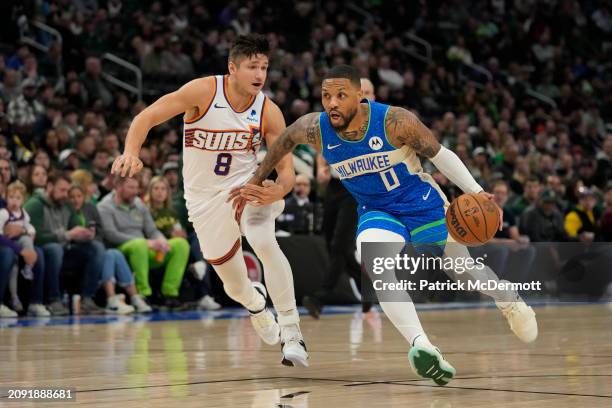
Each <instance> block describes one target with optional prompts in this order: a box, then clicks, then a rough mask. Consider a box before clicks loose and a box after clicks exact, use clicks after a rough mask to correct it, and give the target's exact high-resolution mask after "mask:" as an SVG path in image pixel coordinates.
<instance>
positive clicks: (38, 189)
mask: <svg viewBox="0 0 612 408" xmlns="http://www.w3.org/2000/svg"><path fill="white" fill-rule="evenodd" d="M26 186H27V188H28V193H29V194H30V195H34V194H44V191H45V187H47V170H45V168H44V167H43V166H39V165H37V164H34V165H33V166H31V167H30V172H29V174H28V178H27V180H26Z"/></svg>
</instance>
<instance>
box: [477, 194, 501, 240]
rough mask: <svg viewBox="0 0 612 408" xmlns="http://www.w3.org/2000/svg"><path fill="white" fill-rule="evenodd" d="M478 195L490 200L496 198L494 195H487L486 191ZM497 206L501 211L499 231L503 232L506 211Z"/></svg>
mask: <svg viewBox="0 0 612 408" xmlns="http://www.w3.org/2000/svg"><path fill="white" fill-rule="evenodd" d="M478 194H482V195H484V196H485V197H486V198H487V199H489V200H493V198H495V196H494V195H493V194H491V193H487V192H486V191H481V192H480V193H478ZM495 205H496V206H497V208H498V209H499V230H500V231H501V230H502V229H503V228H504V209H503V208H499V206H498V205H497V204H495Z"/></svg>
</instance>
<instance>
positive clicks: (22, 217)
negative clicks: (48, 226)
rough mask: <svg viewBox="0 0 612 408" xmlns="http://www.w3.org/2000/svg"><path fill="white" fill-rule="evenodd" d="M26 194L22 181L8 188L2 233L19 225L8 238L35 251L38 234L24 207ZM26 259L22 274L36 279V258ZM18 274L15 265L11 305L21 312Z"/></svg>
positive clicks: (1, 212) (0, 219)
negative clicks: (29, 260)
mask: <svg viewBox="0 0 612 408" xmlns="http://www.w3.org/2000/svg"><path fill="white" fill-rule="evenodd" d="M26 194H27V191H26V186H25V185H24V184H23V183H22V182H20V181H14V182H12V183H11V184H9V185H8V187H7V188H6V207H5V208H2V209H0V235H3V234H4V229H5V227H6V226H7V225H14V226H18V227H20V228H21V231H19V233H18V234H16V235H12V236H10V237H7V238H10V239H12V240H13V241H15V242H17V243H18V244H19V245H20V246H21V247H22V248H26V249H28V250H30V251H34V236H35V235H36V231H35V230H34V227H33V226H32V224H31V223H30V216H29V215H28V213H27V212H26V211H25V210H23V208H22V207H23V203H24V202H25V198H26ZM24 261H25V264H24V266H23V268H21V274H22V275H23V278H24V279H26V280H30V281H31V280H33V279H34V273H33V271H32V268H33V267H34V263H35V261H36V259H34V262H31V263H28V260H26V259H24ZM18 274H19V268H18V267H17V265H15V268H13V270H12V271H11V278H10V281H9V290H10V292H11V300H12V302H11V305H12V306H13V310H15V311H16V312H21V311H23V305H22V303H21V300H20V299H19V296H18V295H17V278H18Z"/></svg>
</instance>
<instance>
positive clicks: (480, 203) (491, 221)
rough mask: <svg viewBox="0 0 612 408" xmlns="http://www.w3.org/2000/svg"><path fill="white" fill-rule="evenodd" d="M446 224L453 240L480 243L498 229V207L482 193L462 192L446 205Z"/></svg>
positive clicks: (475, 244)
mask: <svg viewBox="0 0 612 408" xmlns="http://www.w3.org/2000/svg"><path fill="white" fill-rule="evenodd" d="M446 226H447V228H448V232H449V233H450V234H451V236H452V237H453V239H454V240H455V241H457V242H459V243H461V244H464V245H468V246H478V245H482V244H484V243H486V242H488V241H489V240H491V238H493V236H494V235H495V233H496V232H497V230H498V229H499V208H498V207H497V204H495V202H493V201H492V200H489V199H487V198H486V197H484V196H483V195H482V194H463V195H461V196H459V197H457V198H456V199H455V200H453V202H452V203H451V205H450V206H449V207H448V210H447V211H446Z"/></svg>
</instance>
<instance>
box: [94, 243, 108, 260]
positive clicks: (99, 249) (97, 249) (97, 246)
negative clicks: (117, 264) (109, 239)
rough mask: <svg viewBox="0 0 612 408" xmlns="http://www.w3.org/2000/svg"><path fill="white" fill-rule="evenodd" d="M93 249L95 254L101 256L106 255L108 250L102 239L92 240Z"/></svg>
mask: <svg viewBox="0 0 612 408" xmlns="http://www.w3.org/2000/svg"><path fill="white" fill-rule="evenodd" d="M91 251H92V253H93V254H94V256H99V257H102V256H104V253H105V252H106V248H105V247H104V244H103V243H101V242H100V241H95V240H94V241H91Z"/></svg>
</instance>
